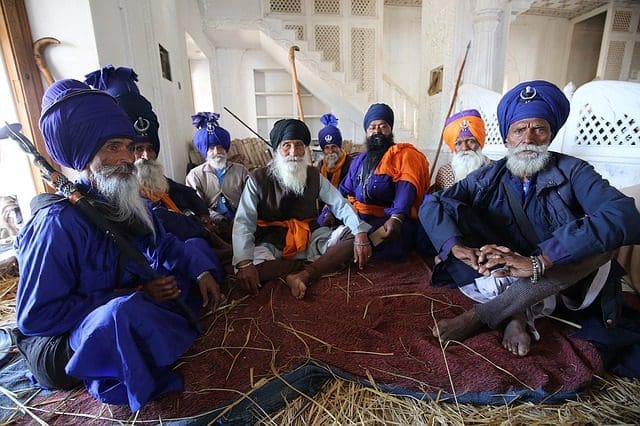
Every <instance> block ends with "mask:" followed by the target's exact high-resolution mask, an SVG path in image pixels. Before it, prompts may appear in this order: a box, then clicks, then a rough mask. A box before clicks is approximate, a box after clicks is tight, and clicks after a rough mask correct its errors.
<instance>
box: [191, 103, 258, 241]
mask: <svg viewBox="0 0 640 426" xmlns="http://www.w3.org/2000/svg"><path fill="white" fill-rule="evenodd" d="M219 119H220V114H217V113H215V112H199V113H197V114H195V115H192V116H191V120H192V123H193V126H194V127H195V128H196V132H195V134H194V135H193V145H194V146H195V147H196V149H197V150H198V152H199V153H200V154H201V155H202V157H203V158H205V162H204V163H203V164H201V165H199V166H197V167H194V168H193V169H191V171H190V172H189V174H188V175H187V179H186V183H187V185H189V186H190V187H191V188H193V189H194V190H195V191H196V192H197V193H198V195H199V196H200V197H201V198H202V199H203V200H204V201H205V203H206V205H207V207H208V209H209V216H210V217H211V220H212V221H213V223H214V224H215V225H216V227H217V229H218V230H219V231H220V235H221V236H222V237H223V238H224V239H225V240H226V241H229V242H231V228H232V226H233V218H234V216H235V214H236V210H237V209H238V202H239V201H240V195H241V194H242V189H243V188H244V183H245V182H246V180H247V178H248V177H249V171H248V170H247V168H246V167H245V166H244V165H242V164H240V163H235V162H232V161H228V159H227V154H228V152H229V148H230V147H231V135H230V134H229V132H228V131H227V130H225V129H224V128H222V127H220V124H219V123H218V120H219Z"/></svg>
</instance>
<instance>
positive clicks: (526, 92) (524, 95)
mask: <svg viewBox="0 0 640 426" xmlns="http://www.w3.org/2000/svg"><path fill="white" fill-rule="evenodd" d="M537 94H538V92H537V91H536V89H535V88H534V87H531V86H527V87H525V88H524V89H522V91H521V92H520V99H522V100H523V101H524V103H527V102H531V101H532V100H533V99H534V98H535V97H536V95H537Z"/></svg>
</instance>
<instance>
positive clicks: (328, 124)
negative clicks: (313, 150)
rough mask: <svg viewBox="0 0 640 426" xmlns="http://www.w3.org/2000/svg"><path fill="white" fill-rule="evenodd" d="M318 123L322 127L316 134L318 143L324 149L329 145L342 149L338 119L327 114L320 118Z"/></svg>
mask: <svg viewBox="0 0 640 426" xmlns="http://www.w3.org/2000/svg"><path fill="white" fill-rule="evenodd" d="M320 122H321V123H322V124H324V127H323V128H322V129H320V131H319V132H318V143H319V144H320V148H322V149H324V147H325V146H327V145H329V144H334V145H337V146H338V147H340V148H342V133H340V129H338V119H337V118H336V116H335V115H333V114H331V113H328V114H325V115H323V116H322V117H320Z"/></svg>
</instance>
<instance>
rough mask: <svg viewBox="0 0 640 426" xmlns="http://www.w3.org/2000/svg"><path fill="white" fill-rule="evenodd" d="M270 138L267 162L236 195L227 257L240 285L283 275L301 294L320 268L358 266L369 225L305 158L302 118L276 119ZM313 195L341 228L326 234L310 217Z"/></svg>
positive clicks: (250, 286) (366, 250)
mask: <svg viewBox="0 0 640 426" xmlns="http://www.w3.org/2000/svg"><path fill="white" fill-rule="evenodd" d="M270 139H271V146H272V148H273V150H274V159H273V162H272V163H271V164H270V165H268V166H266V167H262V168H259V169H257V170H254V171H253V172H252V173H251V175H250V177H249V179H248V180H247V183H246V185H245V188H244V191H243V192H242V197H241V198H240V203H239V205H238V211H237V212H236V217H235V222H234V225H233V264H234V265H235V267H236V269H237V279H238V284H239V285H240V287H241V288H243V289H244V290H246V291H248V292H250V293H253V294H255V293H257V291H258V289H259V288H260V287H261V283H264V282H266V281H269V280H272V279H275V278H278V277H284V281H285V283H286V284H287V286H288V287H289V288H290V290H291V294H292V295H293V296H294V297H295V298H297V299H302V298H303V297H304V296H305V293H306V291H307V286H308V285H309V284H310V283H311V282H313V281H314V280H315V279H317V278H320V276H322V275H323V274H326V273H330V272H335V271H337V270H338V269H340V268H341V267H343V266H344V265H345V264H347V263H348V262H350V261H351V260H353V261H354V262H356V263H357V264H358V267H359V268H360V269H362V268H364V266H365V265H366V263H367V260H368V258H369V256H371V245H370V243H369V239H368V238H367V231H368V230H369V229H370V226H369V225H367V224H366V223H364V222H362V221H361V220H360V219H358V216H357V214H356V212H355V210H354V209H353V207H352V206H351V204H349V203H348V202H347V200H345V199H344V198H343V197H342V195H340V192H339V191H338V190H337V189H336V188H335V187H334V186H333V185H331V183H330V182H329V181H328V180H327V179H326V178H325V177H324V176H322V175H321V174H320V173H319V171H318V169H317V168H315V167H313V166H308V165H307V164H306V161H305V158H304V157H305V149H306V147H307V146H309V143H310V142H311V134H310V132H309V129H308V128H307V126H306V125H305V124H304V123H303V122H302V121H300V120H294V119H288V120H279V121H277V122H276V123H275V124H274V126H273V129H272V130H271V133H270ZM318 200H320V201H322V202H323V203H325V204H326V205H328V206H330V207H331V210H332V211H333V212H334V214H335V216H336V217H337V218H339V219H340V220H342V221H343V223H344V224H345V225H346V228H347V229H344V228H341V231H338V232H336V234H335V235H333V238H331V236H332V230H331V229H330V228H328V227H322V226H319V225H318V224H317V222H316V221H315V219H316V217H317V216H318V207H317V205H318ZM349 231H350V232H349ZM329 241H331V242H332V243H330V242H329ZM305 261H311V262H312V263H308V264H306V265H305Z"/></svg>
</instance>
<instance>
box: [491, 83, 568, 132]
mask: <svg viewBox="0 0 640 426" xmlns="http://www.w3.org/2000/svg"><path fill="white" fill-rule="evenodd" d="M567 117H569V100H568V99H567V97H566V96H565V95H564V93H562V90H560V89H559V88H558V86H556V85H555V84H553V83H550V82H548V81H544V80H534V81H525V82H522V83H520V84H518V85H517V86H515V87H514V88H513V89H511V90H509V91H508V92H507V93H506V94H505V95H504V96H503V97H502V99H501V100H500V103H499V104H498V124H500V134H501V135H502V139H503V140H505V143H506V137H507V133H508V132H509V126H511V124H512V123H515V122H516V121H519V120H524V119H525V118H542V119H544V120H546V121H547V122H548V123H549V126H550V127H551V132H552V136H551V137H552V140H553V138H555V137H556V135H557V134H558V130H560V128H561V127H562V125H563V124H564V123H565V121H567Z"/></svg>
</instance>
